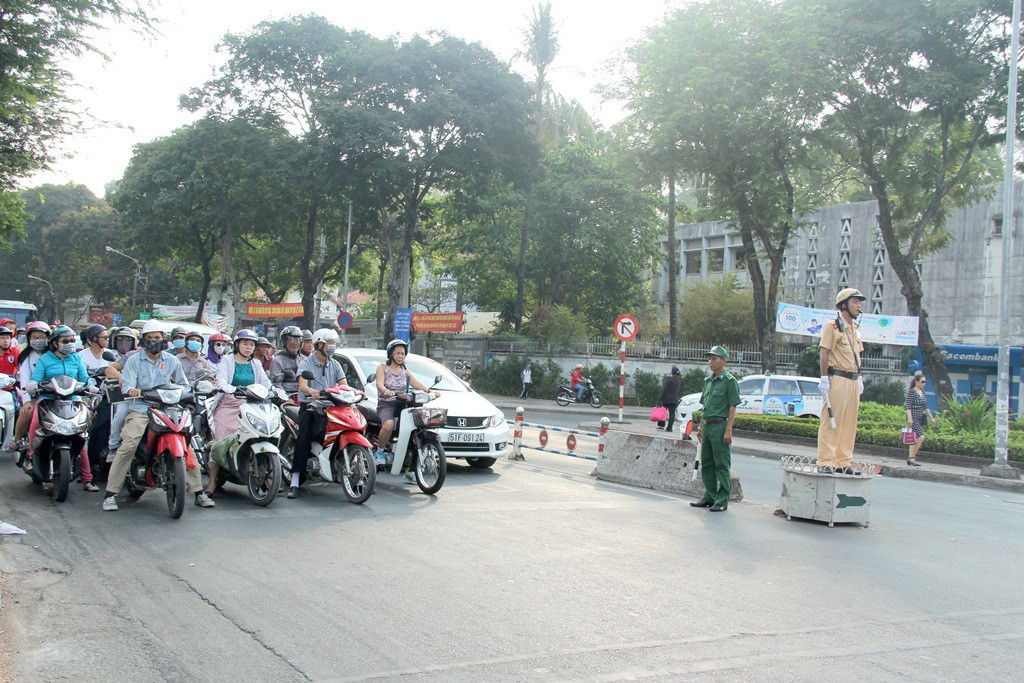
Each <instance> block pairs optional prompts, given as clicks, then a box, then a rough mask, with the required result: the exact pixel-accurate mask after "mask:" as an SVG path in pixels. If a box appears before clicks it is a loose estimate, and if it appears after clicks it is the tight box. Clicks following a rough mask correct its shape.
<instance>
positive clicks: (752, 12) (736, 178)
mask: <svg viewBox="0 0 1024 683" xmlns="http://www.w3.org/2000/svg"><path fill="white" fill-rule="evenodd" d="M810 14H811V11H810V10H805V9H802V8H800V7H794V6H785V4H784V3H771V2H764V1H762V0H723V1H722V2H716V3H700V4H693V5H687V6H685V7H683V8H681V9H679V10H677V11H676V12H675V13H673V14H672V15H670V16H669V18H668V19H667V20H666V21H665V22H664V24H662V25H660V26H657V27H655V28H653V29H651V30H649V31H648V33H647V35H646V36H645V38H644V39H643V40H641V41H640V42H639V43H638V44H637V45H636V46H634V47H633V48H632V49H631V50H630V51H629V59H630V61H631V62H632V64H633V70H632V73H631V74H630V75H629V77H628V78H629V80H628V82H627V85H626V91H627V92H628V97H629V108H630V109H631V111H632V112H633V113H632V117H633V119H634V120H633V121H632V122H631V128H632V129H633V130H634V131H639V132H641V133H642V132H644V131H646V132H647V133H648V135H647V137H649V139H650V144H651V145H652V146H653V148H654V149H655V150H656V151H657V152H658V153H660V154H665V151H666V150H669V153H668V156H669V159H670V160H669V163H670V164H671V166H670V167H672V168H676V169H679V170H680V171H682V172H684V173H686V174H687V175H688V176H690V177H693V178H697V177H700V178H702V179H706V180H707V182H708V185H709V188H708V192H709V198H710V202H711V205H712V207H713V211H714V212H715V213H716V214H718V217H723V218H727V219H732V220H733V221H734V222H735V224H736V226H737V228H738V229H739V232H740V236H741V239H742V243H743V250H744V252H743V254H742V258H743V259H744V260H745V263H746V266H747V271H748V273H749V276H750V282H751V286H752V288H753V294H754V310H753V314H754V321H755V325H756V329H757V339H758V344H759V345H760V346H761V348H762V350H763V353H762V368H763V369H764V370H766V371H774V370H775V309H776V303H777V301H778V294H779V281H780V276H781V273H782V258H783V255H784V254H785V251H786V247H787V246H788V244H789V240H790V239H791V237H792V235H793V233H794V231H795V230H797V229H798V227H799V224H800V218H799V217H800V215H801V213H802V211H803V210H804V209H805V208H809V206H810V205H811V202H810V201H809V199H810V192H809V191H808V190H807V188H806V186H801V185H800V184H798V183H799V180H800V179H801V177H802V176H801V174H800V172H799V171H800V169H802V168H805V167H806V160H807V158H808V156H809V154H810V147H811V145H812V144H813V140H814V137H813V133H814V131H815V130H816V128H817V126H818V122H819V119H820V113H821V109H822V100H823V97H824V96H825V94H826V93H827V92H828V89H827V85H828V80H827V78H825V75H824V72H823V70H822V68H821V66H822V65H821V62H820V59H821V54H822V51H821V49H820V43H821V41H823V40H824V37H823V36H821V35H820V34H819V33H817V32H815V31H814V30H813V26H810V27H809V25H808V23H807V21H808V17H809V16H810ZM673 239H674V236H673ZM765 266H767V268H768V273H767V274H766V273H765V272H764V267H765Z"/></svg>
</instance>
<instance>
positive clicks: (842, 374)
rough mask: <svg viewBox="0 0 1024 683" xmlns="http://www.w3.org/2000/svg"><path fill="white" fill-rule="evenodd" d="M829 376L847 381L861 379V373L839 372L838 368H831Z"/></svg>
mask: <svg viewBox="0 0 1024 683" xmlns="http://www.w3.org/2000/svg"><path fill="white" fill-rule="evenodd" d="M828 374H830V375H838V376H840V377H845V378H846V379H857V378H858V377H860V373H859V372H847V371H846V370H837V369H836V368H829V369H828Z"/></svg>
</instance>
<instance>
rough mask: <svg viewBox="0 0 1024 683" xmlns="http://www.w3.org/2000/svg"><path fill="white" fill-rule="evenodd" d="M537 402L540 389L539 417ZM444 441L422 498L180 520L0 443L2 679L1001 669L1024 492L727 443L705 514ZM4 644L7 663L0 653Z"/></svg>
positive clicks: (889, 674)
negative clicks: (38, 474)
mask: <svg viewBox="0 0 1024 683" xmlns="http://www.w3.org/2000/svg"><path fill="white" fill-rule="evenodd" d="M532 417H533V419H535V420H536V421H538V422H539V421H541V419H542V418H543V419H546V420H550V422H549V423H550V424H555V423H556V421H557V420H561V422H562V424H566V423H569V424H571V423H574V422H575V421H578V418H576V417H568V418H567V417H565V416H559V415H558V414H557V413H552V414H550V415H546V416H545V415H544V414H542V413H538V414H535V415H533V416H532ZM526 457H527V461H526V462H525V463H512V462H508V461H499V462H498V464H497V465H495V467H494V469H493V471H477V470H472V469H470V468H468V467H466V466H464V465H461V464H453V465H452V467H451V468H450V472H449V478H448V481H447V483H446V484H445V487H444V488H443V489H442V490H441V492H440V493H439V494H438V495H437V496H436V497H435V498H430V497H427V496H424V495H422V494H421V493H420V492H419V490H418V489H417V488H416V487H415V486H414V485H406V484H404V483H402V482H401V481H398V480H395V479H393V478H391V477H384V476H382V477H381V479H380V480H379V484H378V494H377V495H375V496H374V497H373V498H371V500H370V501H369V502H368V503H367V504H366V505H363V506H354V505H351V504H349V503H347V502H345V501H344V496H343V494H342V492H341V489H340V487H338V486H337V485H316V486H312V487H310V489H309V492H308V493H307V494H306V495H304V496H303V497H302V498H300V499H299V500H298V501H289V500H285V499H280V500H278V501H276V502H275V503H274V504H273V506H271V507H270V508H269V509H258V508H256V507H254V506H253V505H252V504H251V503H249V502H248V501H247V499H246V498H244V497H243V495H242V492H241V490H240V489H237V488H233V487H229V490H230V492H229V493H225V494H222V495H220V496H219V497H218V498H217V508H216V509H214V510H201V509H199V508H196V507H194V506H192V505H191V504H190V505H189V506H188V508H187V509H186V512H185V516H184V517H183V518H182V519H181V520H180V521H177V522H175V521H172V520H170V519H169V518H168V517H167V515H166V506H165V505H164V501H163V499H162V497H160V496H158V495H157V494H155V493H149V494H147V495H146V496H145V497H143V499H142V500H141V501H140V502H138V503H136V504H126V505H123V506H122V509H121V511H120V512H117V513H104V512H102V511H101V510H100V507H99V503H100V500H99V498H98V495H99V494H87V493H84V492H82V491H81V490H80V489H78V488H76V489H75V490H74V491H73V493H72V498H71V500H70V502H68V503H66V504H63V505H56V504H52V503H50V502H49V501H48V499H47V498H45V497H44V495H43V494H42V493H41V492H40V491H39V490H38V489H36V488H35V487H34V486H32V484H31V483H30V482H29V481H28V479H27V478H26V477H25V476H24V475H23V474H21V472H20V471H18V470H17V469H16V468H15V467H14V466H13V465H11V463H10V458H9V456H3V457H2V459H0V520H4V521H7V522H11V523H14V524H17V525H18V526H21V527H22V528H25V529H27V530H28V531H29V534H28V535H26V536H23V537H14V538H12V537H7V538H5V539H4V540H2V541H0V571H2V572H3V574H4V592H3V598H2V599H3V603H2V605H3V606H2V614H0V616H2V620H3V628H4V636H5V638H4V643H5V647H6V649H7V656H8V658H9V659H8V662H7V666H8V667H9V672H10V674H9V675H10V676H11V677H12V678H14V679H15V680H18V681H59V680H75V681H108V680H121V681H136V680H138V681H155V680H167V681H178V680H182V681H184V680H190V681H206V680H211V681H212V680H246V681H291V680H325V679H332V680H334V679H339V680H377V679H398V678H402V679H408V680H427V681H431V680H437V681H442V680H443V681H482V680H538V681H550V680H622V679H629V680H635V679H651V680H679V679H684V680H715V681H723V680H724V681H733V680H735V681H741V680H742V681H779V680H793V681H797V680H799V681H804V680H824V679H826V678H827V679H832V680H869V681H887V680H892V681H896V680H900V681H902V680H924V681H953V680H971V681H976V680H1012V679H1015V678H1016V676H1017V675H1019V669H1020V665H1021V663H1022V662H1024V591H1022V589H1021V588H1020V585H1021V580H1020V575H1019V571H1020V558H1021V557H1024V547H1022V546H1024V533H1022V532H1024V496H1018V495H1013V494H998V493H989V492H985V491H981V490H975V489H971V488H966V487H954V486H947V485H942V484H932V483H925V482H916V481H906V480H887V479H884V478H876V479H875V480H874V481H873V482H872V487H873V500H872V519H871V522H872V523H871V527H870V528H868V529H863V528H859V527H838V526H837V527H836V528H834V529H829V528H828V527H827V526H825V525H822V524H817V523H811V522H797V521H794V522H787V521H786V520H785V519H782V518H778V517H775V516H773V515H772V512H773V510H774V509H775V507H776V502H777V497H778V489H779V482H780V474H779V471H778V469H777V467H776V465H775V464H774V463H772V462H770V461H767V460H763V459H756V458H750V457H743V456H737V458H736V460H735V468H736V470H737V471H738V472H739V473H740V476H741V477H742V480H743V487H744V491H745V494H746V500H745V501H744V502H742V503H737V504H733V505H732V506H731V507H730V509H729V511H728V512H726V513H723V514H715V513H709V512H706V511H704V510H697V509H692V508H690V507H689V506H688V505H687V502H688V501H687V500H686V499H683V498H678V497H675V496H671V495H664V494H660V493H654V492H649V491H642V490H636V489H630V488H628V487H623V486H617V485H611V484H607V483H602V482H597V481H595V480H593V479H591V478H590V477H589V476H588V474H589V472H590V470H591V469H592V468H593V464H592V463H590V462H587V461H584V460H577V459H573V458H566V457H563V456H557V455H551V454H545V453H538V452H536V451H533V452H530V451H528V452H527V455H526ZM2 670H3V667H2V666H0V671H2Z"/></svg>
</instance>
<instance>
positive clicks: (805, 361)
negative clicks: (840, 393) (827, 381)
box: [796, 342, 821, 377]
mask: <svg viewBox="0 0 1024 683" xmlns="http://www.w3.org/2000/svg"><path fill="white" fill-rule="evenodd" d="M796 373H797V374H798V375H800V376H802V377H818V376H820V374H821V347H820V346H818V344H817V342H815V343H814V344H811V345H810V346H808V347H807V348H805V349H804V350H803V351H801V352H800V355H799V356H797V357H796Z"/></svg>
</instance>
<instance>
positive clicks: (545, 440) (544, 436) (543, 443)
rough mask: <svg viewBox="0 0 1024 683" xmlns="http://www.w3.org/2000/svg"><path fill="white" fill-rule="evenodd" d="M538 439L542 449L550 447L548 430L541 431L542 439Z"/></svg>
mask: <svg viewBox="0 0 1024 683" xmlns="http://www.w3.org/2000/svg"><path fill="white" fill-rule="evenodd" d="M538 438H539V439H540V447H541V448H544V447H545V446H547V445H548V432H547V430H546V429H542V430H540V437H538Z"/></svg>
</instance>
